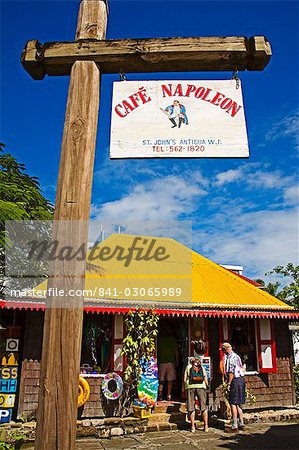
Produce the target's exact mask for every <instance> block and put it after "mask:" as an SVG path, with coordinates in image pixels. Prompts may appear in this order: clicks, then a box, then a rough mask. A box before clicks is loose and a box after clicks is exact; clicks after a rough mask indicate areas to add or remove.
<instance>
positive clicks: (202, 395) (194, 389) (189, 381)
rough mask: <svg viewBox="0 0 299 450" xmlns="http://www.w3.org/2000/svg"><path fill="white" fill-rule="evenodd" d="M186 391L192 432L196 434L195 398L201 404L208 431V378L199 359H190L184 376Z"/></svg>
mask: <svg viewBox="0 0 299 450" xmlns="http://www.w3.org/2000/svg"><path fill="white" fill-rule="evenodd" d="M184 383H185V389H186V391H187V409H188V415H189V418H190V422H191V432H192V433H195V397H197V398H198V400H199V402H200V411H201V413H202V418H203V422H204V431H208V411H207V391H206V389H207V387H208V377H207V373H206V370H205V368H204V367H203V366H202V365H201V360H200V358H198V357H194V358H191V359H190V364H188V365H187V367H186V369H185V374H184Z"/></svg>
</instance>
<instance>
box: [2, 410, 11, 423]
mask: <svg viewBox="0 0 299 450" xmlns="http://www.w3.org/2000/svg"><path fill="white" fill-rule="evenodd" d="M11 414H12V409H1V408H0V423H9V422H10V421H11Z"/></svg>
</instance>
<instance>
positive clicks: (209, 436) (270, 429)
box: [21, 423, 299, 450]
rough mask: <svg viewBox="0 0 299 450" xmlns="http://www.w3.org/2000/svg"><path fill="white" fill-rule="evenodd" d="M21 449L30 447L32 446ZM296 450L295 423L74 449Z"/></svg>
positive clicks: (163, 434)
mask: <svg viewBox="0 0 299 450" xmlns="http://www.w3.org/2000/svg"><path fill="white" fill-rule="evenodd" d="M21 449H24V450H25V449H26V450H32V449H33V445H32V444H27V445H22V447H21ZM127 449H136V450H214V449H231V450H240V449H242V450H247V449H248V450H295V449H296V450H298V449H299V424H298V423H277V424H276V423H271V424H265V423H262V424H258V423H256V424H252V425H248V426H247V428H246V431H245V432H240V433H239V434H238V435H231V434H226V433H224V431H221V430H218V429H215V428H210V431H209V433H204V432H203V431H199V430H198V431H196V433H194V434H192V433H190V432H188V431H159V432H152V433H146V434H135V435H131V436H128V437H126V436H125V437H114V438H112V439H80V440H78V442H77V445H76V450H127Z"/></svg>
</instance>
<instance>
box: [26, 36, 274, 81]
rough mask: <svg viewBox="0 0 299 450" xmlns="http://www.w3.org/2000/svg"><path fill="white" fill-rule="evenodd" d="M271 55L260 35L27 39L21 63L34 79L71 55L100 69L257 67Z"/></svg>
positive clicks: (64, 64)
mask: <svg viewBox="0 0 299 450" xmlns="http://www.w3.org/2000/svg"><path fill="white" fill-rule="evenodd" d="M270 58H271V46H270V44H269V42H268V41H267V39H266V38H265V37H264V36H253V37H251V38H246V37H242V36H236V37H217V36H216V37H192V38H168V39H165V38H157V39H120V40H105V41H90V40H86V39H84V40H80V41H79V42H46V43H45V44H43V45H42V44H41V43H40V42H39V41H36V40H35V41H29V42H27V44H26V46H25V48H24V50H23V53H22V59H21V61H22V64H23V67H24V68H25V69H26V70H27V72H28V73H29V74H30V75H31V76H32V78H34V79H35V80H41V79H43V78H44V76H45V75H69V74H70V72H71V68H72V66H73V64H74V63H75V62H76V61H93V62H95V63H96V64H98V66H99V68H100V70H101V72H102V73H118V72H119V71H120V70H121V69H123V70H124V71H125V72H126V73H129V72H190V71H233V70H235V69H237V70H240V71H241V70H246V69H247V70H263V69H264V68H265V66H266V65H267V64H268V62H269V61H270Z"/></svg>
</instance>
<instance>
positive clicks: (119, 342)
mask: <svg viewBox="0 0 299 450" xmlns="http://www.w3.org/2000/svg"><path fill="white" fill-rule="evenodd" d="M113 317H114V326H113V335H112V355H111V370H112V371H114V372H118V373H121V374H122V373H123V371H124V364H125V361H124V357H123V356H122V354H121V352H122V347H123V338H124V321H123V316H122V315H121V314H115V315H114V316H113Z"/></svg>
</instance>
